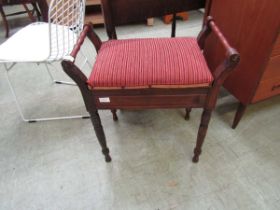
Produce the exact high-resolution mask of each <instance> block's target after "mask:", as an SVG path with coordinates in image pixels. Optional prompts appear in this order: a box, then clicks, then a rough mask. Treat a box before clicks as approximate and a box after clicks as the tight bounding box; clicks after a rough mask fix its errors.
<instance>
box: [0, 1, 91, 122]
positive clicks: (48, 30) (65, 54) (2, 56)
mask: <svg viewBox="0 0 280 210" xmlns="http://www.w3.org/2000/svg"><path fill="white" fill-rule="evenodd" d="M84 14H85V0H52V1H51V3H50V6H49V13H48V15H49V22H48V23H45V22H36V23H32V24H30V25H28V26H26V27H24V28H23V29H21V30H19V31H18V32H17V33H15V34H14V35H13V36H12V37H10V38H9V39H8V40H7V41H5V42H4V43H3V44H2V45H0V62H1V63H3V64H4V66H5V68H6V70H7V71H6V72H7V79H8V83H9V86H10V89H11V91H12V94H13V96H14V98H15V101H16V105H17V109H18V111H19V113H20V115H21V118H22V120H23V121H26V122H37V121H46V120H58V119H73V118H87V116H81V115H77V116H64V117H49V118H37V119H36V118H34V119H27V118H26V117H25V116H24V114H23V111H22V108H21V106H20V104H19V101H18V99H17V96H16V93H15V91H14V88H13V86H12V83H11V79H10V77H9V71H10V70H11V69H12V67H13V66H14V65H15V64H17V63H23V62H25V63H34V64H41V63H43V64H44V65H45V66H46V68H47V71H48V73H49V75H50V77H51V79H52V80H53V82H55V83H59V84H69V85H73V84H74V83H70V82H64V81H58V80H55V79H54V77H53V76H52V74H51V72H50V70H49V66H53V67H55V66H54V65H53V63H54V62H58V61H61V60H65V59H66V60H69V61H73V60H74V59H73V57H72V56H71V55H70V53H71V51H72V50H73V48H74V45H75V44H76V42H77V39H78V37H79V35H80V33H81V32H82V30H83V25H84ZM84 57H85V56H84ZM85 63H87V64H89V63H88V61H87V59H86V57H85V60H84V63H83V65H84V64H85Z"/></svg>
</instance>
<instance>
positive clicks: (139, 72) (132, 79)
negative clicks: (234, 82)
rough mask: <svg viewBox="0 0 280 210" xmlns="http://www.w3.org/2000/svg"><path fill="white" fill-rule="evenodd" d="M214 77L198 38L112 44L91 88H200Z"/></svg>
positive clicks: (103, 49)
mask: <svg viewBox="0 0 280 210" xmlns="http://www.w3.org/2000/svg"><path fill="white" fill-rule="evenodd" d="M212 80H213V77H212V75H211V72H210V71H209V69H208V67H207V64H206V62H205V60H204V57H203V55H202V53H201V50H200V49H199V46H198V44H197V41H196V39H195V38H156V39H152V38H150V39H128V40H110V41H108V42H105V43H103V44H102V47H101V49H100V50H99V53H98V56H97V58H96V63H95V65H94V67H93V71H92V73H91V75H90V77H89V80H88V84H89V85H90V86H91V87H92V88H93V89H103V88H104V89H108V88H112V89H114V88H151V87H170V88H172V87H176V88H178V87H190V86H193V87H201V86H209V84H210V83H211V82H212Z"/></svg>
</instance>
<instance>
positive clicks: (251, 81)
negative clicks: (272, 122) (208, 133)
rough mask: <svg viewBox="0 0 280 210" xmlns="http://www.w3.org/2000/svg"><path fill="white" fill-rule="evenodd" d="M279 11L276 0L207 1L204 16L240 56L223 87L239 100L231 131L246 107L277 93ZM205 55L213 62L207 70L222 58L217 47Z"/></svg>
mask: <svg viewBox="0 0 280 210" xmlns="http://www.w3.org/2000/svg"><path fill="white" fill-rule="evenodd" d="M279 8H280V1H279V0H269V1H267V0H258V1H256V0H246V1H244V0H234V1H232V0H208V1H207V4H206V12H205V15H206V16H207V15H211V16H212V17H213V18H214V20H215V21H216V23H217V25H218V26H219V27H220V28H221V30H222V32H223V33H224V34H225V36H226V37H227V38H228V40H229V42H230V43H231V44H232V45H233V46H234V47H235V48H236V49H237V50H238V51H239V53H240V56H241V62H240V64H239V66H238V67H237V69H236V71H235V72H233V73H232V74H231V75H230V76H229V78H228V79H227V80H226V82H225V84H224V87H225V88H226V89H227V90H228V91H229V92H230V93H231V94H232V95H234V96H235V97H236V98H237V99H238V100H239V101H240V104H239V107H238V109H237V112H236V115H235V119H234V122H233V126H232V127H233V128H235V127H236V126H237V124H238V123H239V121H240V119H241V117H242V115H243V114H244V112H245V109H246V107H247V106H248V105H249V104H252V103H256V102H259V101H261V100H265V99H268V98H270V97H272V96H276V95H279V94H280V35H279V32H280V15H279ZM209 39H215V37H213V36H210V37H209ZM212 41H213V40H212ZM208 46H209V45H208ZM212 47H213V46H212ZM205 53H208V54H209V55H210V57H212V58H213V60H214V62H211V63H209V66H210V68H211V67H213V66H215V65H217V64H218V63H219V61H220V59H221V57H222V56H223V55H224V54H223V52H222V51H221V50H220V48H219V46H214V50H210V49H205Z"/></svg>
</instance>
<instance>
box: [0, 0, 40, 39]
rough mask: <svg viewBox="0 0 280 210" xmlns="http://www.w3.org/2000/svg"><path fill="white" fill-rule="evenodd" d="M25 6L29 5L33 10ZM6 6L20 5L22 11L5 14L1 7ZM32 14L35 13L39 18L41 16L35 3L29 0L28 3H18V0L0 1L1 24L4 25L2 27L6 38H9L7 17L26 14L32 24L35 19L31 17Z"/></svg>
mask: <svg viewBox="0 0 280 210" xmlns="http://www.w3.org/2000/svg"><path fill="white" fill-rule="evenodd" d="M27 4H31V5H32V7H33V9H32V10H30V9H29V8H28V6H27ZM8 5H22V6H23V9H24V10H21V11H18V12H13V13H9V14H6V13H5V11H4V9H3V7H4V6H8ZM34 12H36V13H37V17H38V18H39V16H40V15H41V14H40V12H39V9H38V7H37V4H36V1H31V0H28V1H23V0H22V1H19V0H0V14H1V16H2V20H3V24H4V27H5V30H6V38H8V37H9V24H8V20H7V17H9V16H15V15H21V14H25V13H27V15H28V17H29V18H30V20H31V21H32V22H35V21H36V18H35V17H34V15H33V14H34Z"/></svg>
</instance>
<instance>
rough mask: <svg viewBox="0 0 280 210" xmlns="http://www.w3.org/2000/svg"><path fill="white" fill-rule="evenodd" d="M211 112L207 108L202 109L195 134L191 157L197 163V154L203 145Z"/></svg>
mask: <svg viewBox="0 0 280 210" xmlns="http://www.w3.org/2000/svg"><path fill="white" fill-rule="evenodd" d="M211 112H212V110H207V109H204V110H203V113H202V116H201V121H200V126H199V130H198V134H197V140H196V146H195V148H194V156H193V159H192V161H193V162H194V163H197V162H198V161H199V155H200V154H201V147H202V145H203V142H204V139H205V136H206V133H207V129H208V124H209V121H210V118H211Z"/></svg>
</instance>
